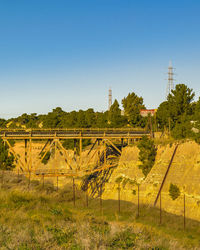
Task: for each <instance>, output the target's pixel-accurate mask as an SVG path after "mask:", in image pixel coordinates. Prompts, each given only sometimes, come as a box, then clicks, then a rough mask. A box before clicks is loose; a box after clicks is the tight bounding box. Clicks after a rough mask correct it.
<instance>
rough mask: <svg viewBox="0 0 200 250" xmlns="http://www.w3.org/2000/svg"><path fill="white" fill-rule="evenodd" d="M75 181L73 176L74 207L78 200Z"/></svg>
mask: <svg viewBox="0 0 200 250" xmlns="http://www.w3.org/2000/svg"><path fill="white" fill-rule="evenodd" d="M75 195H76V194H75V181H74V177H73V203H74V207H75V205H76V201H75V198H76V197H75Z"/></svg>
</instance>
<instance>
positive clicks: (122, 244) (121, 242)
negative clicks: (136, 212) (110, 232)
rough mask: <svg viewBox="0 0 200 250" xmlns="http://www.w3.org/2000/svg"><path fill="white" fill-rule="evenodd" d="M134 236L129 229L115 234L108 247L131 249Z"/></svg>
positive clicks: (133, 244)
mask: <svg viewBox="0 0 200 250" xmlns="http://www.w3.org/2000/svg"><path fill="white" fill-rule="evenodd" d="M135 240H136V234H135V233H133V231H132V229H131V228H128V229H126V230H124V231H123V232H120V233H117V234H116V235H115V237H114V238H112V239H111V240H110V242H109V243H108V247H110V248H112V249H132V248H133V247H135Z"/></svg>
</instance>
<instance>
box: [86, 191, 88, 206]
mask: <svg viewBox="0 0 200 250" xmlns="http://www.w3.org/2000/svg"><path fill="white" fill-rule="evenodd" d="M86 207H88V188H87V190H86Z"/></svg>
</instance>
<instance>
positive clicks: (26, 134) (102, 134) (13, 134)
mask: <svg viewBox="0 0 200 250" xmlns="http://www.w3.org/2000/svg"><path fill="white" fill-rule="evenodd" d="M144 135H147V136H150V132H149V131H145V130H134V129H112V128H106V129H1V130H0V137H2V138H7V139H55V138H57V139H93V138H110V139H115V138H116V139H117V138H128V139H134V138H141V137H142V136H144Z"/></svg>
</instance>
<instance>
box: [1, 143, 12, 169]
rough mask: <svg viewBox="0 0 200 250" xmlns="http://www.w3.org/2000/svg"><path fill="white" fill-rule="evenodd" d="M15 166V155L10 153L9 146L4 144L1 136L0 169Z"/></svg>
mask: <svg viewBox="0 0 200 250" xmlns="http://www.w3.org/2000/svg"><path fill="white" fill-rule="evenodd" d="M14 167H15V165H14V156H13V154H11V153H9V149H8V146H7V145H4V142H3V140H2V139H1V138H0V169H2V170H11V169H13V168H14Z"/></svg>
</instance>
